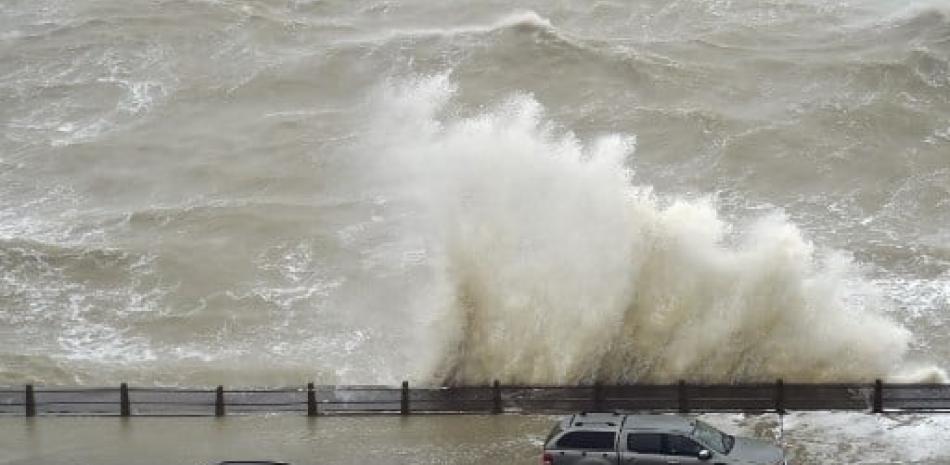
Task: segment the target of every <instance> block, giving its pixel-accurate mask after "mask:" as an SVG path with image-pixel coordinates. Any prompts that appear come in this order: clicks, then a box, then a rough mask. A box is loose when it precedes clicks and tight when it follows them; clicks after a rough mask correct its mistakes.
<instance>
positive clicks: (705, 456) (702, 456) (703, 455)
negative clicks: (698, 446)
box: [696, 449, 712, 460]
mask: <svg viewBox="0 0 950 465" xmlns="http://www.w3.org/2000/svg"><path fill="white" fill-rule="evenodd" d="M696 456H697V457H699V460H709V459H711V458H712V452H709V451H708V450H706V449H703V450H701V451H699V454H696Z"/></svg>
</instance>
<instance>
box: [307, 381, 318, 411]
mask: <svg viewBox="0 0 950 465" xmlns="http://www.w3.org/2000/svg"><path fill="white" fill-rule="evenodd" d="M307 416H308V417H315V416H317V393H316V392H315V391H314V390H313V383H307Z"/></svg>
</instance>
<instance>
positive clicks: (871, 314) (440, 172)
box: [373, 76, 944, 383]
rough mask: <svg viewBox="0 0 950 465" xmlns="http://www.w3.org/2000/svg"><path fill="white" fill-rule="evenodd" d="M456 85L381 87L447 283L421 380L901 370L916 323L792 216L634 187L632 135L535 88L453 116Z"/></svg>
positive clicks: (438, 272)
mask: <svg viewBox="0 0 950 465" xmlns="http://www.w3.org/2000/svg"><path fill="white" fill-rule="evenodd" d="M454 91H455V89H454V86H453V84H452V83H451V82H450V80H449V79H448V77H447V76H436V77H429V78H425V79H419V80H416V81H412V82H407V83H396V84H392V85H390V86H389V87H387V89H386V90H385V91H383V92H380V93H379V95H377V98H376V100H377V103H376V104H377V105H378V108H377V115H378V119H377V120H376V121H374V125H375V126H374V127H375V132H374V134H373V136H374V137H375V138H376V144H378V146H377V147H376V148H377V150H379V152H380V154H379V158H378V161H379V168H380V169H381V170H384V171H385V172H386V173H387V174H389V175H392V174H394V173H395V174H397V176H395V177H396V178H399V179H402V182H401V183H397V185H395V186H393V187H392V191H393V195H394V196H396V197H400V198H401V199H402V202H401V203H400V205H411V206H413V207H405V208H414V209H415V210H416V214H417V215H418V221H417V223H416V224H417V229H416V230H415V231H412V232H411V233H412V234H417V235H419V236H422V237H425V238H426V240H427V243H428V244H430V246H429V249H430V250H428V251H427V254H428V256H429V257H431V258H430V264H431V266H432V267H434V269H435V273H433V274H434V275H435V278H433V281H434V282H433V283H432V288H433V291H432V293H431V294H432V295H435V296H440V297H439V298H438V299H428V300H427V301H426V302H425V303H424V304H423V303H420V305H419V308H418V309H417V313H420V314H422V315H423V316H422V317H420V318H419V319H418V320H419V321H428V322H429V324H428V327H427V330H426V331H425V332H424V333H422V334H420V335H419V336H418V341H417V342H418V355H419V357H418V358H420V359H421V360H422V361H423V362H422V365H423V366H422V367H421V373H422V377H427V378H430V379H436V380H439V381H445V382H449V383H453V382H467V383H479V382H486V381H489V380H491V379H500V380H502V381H503V382H532V383H574V382H578V381H583V380H590V379H600V380H604V381H631V380H641V381H643V380H654V381H668V380H675V379H678V378H688V379H693V380H706V381H735V380H762V379H774V378H777V377H784V378H786V379H795V380H811V381H818V380H848V379H855V380H856V379H863V380H866V379H871V378H874V377H880V376H889V375H895V374H898V372H900V367H901V365H902V362H903V360H904V355H905V353H906V351H907V350H908V345H909V343H910V341H911V334H910V333H909V332H908V331H907V330H905V329H904V328H902V327H901V326H899V325H898V324H896V323H894V322H893V321H891V320H890V319H888V317H886V316H884V315H883V314H882V312H881V310H882V308H881V306H882V305H883V304H882V303H881V301H880V300H879V299H874V298H865V299H860V301H861V302H863V306H861V307H855V306H849V305H847V303H846V302H847V301H850V300H851V299H850V298H851V297H852V296H850V295H849V294H850V293H852V292H854V289H856V288H857V289H861V288H863V287H870V286H871V285H870V283H868V282H867V281H866V280H864V279H863V278H862V277H861V274H860V271H859V269H858V267H856V266H854V264H853V263H852V262H851V261H850V259H849V258H847V257H845V256H844V255H842V254H838V253H834V252H824V251H821V250H818V249H816V247H815V246H814V245H813V244H812V243H811V242H809V241H808V240H807V239H806V238H805V237H803V235H802V233H801V231H800V230H799V229H798V228H797V227H796V226H795V225H794V224H791V223H790V222H789V221H788V220H787V219H785V218H784V217H783V216H782V215H779V214H771V215H766V216H763V217H761V218H758V219H754V220H752V221H750V222H749V224H750V226H748V227H743V228H742V229H741V230H740V229H738V228H737V226H736V225H733V224H730V223H728V222H726V221H724V220H723V219H722V218H720V217H719V216H718V214H717V211H716V205H715V202H714V201H712V200H710V199H701V200H686V199H678V198H658V197H657V196H655V195H654V194H653V193H652V191H651V189H650V187H649V186H635V185H632V183H631V173H630V171H629V170H628V168H627V166H626V161H627V159H628V158H629V157H630V156H631V154H632V152H633V149H634V143H635V139H634V138H633V137H630V136H625V135H620V134H610V135H605V136H603V137H601V138H599V139H597V140H594V141H590V142H588V143H586V144H585V143H583V142H582V141H580V140H578V139H577V138H576V137H575V136H574V135H572V134H571V133H569V132H563V131H560V130H559V129H558V128H557V127H555V126H554V125H552V124H550V123H548V122H546V121H545V119H544V115H543V109H542V108H541V105H540V104H538V102H537V101H535V100H534V99H533V98H531V97H530V96H524V95H521V96H514V97H512V98H510V99H509V100H508V101H506V102H503V103H502V104H500V105H498V106H496V107H495V108H493V109H491V110H489V111H486V112H484V113H482V114H479V115H476V116H473V117H469V118H459V117H451V116H448V117H443V115H442V114H443V113H449V112H448V108H449V107H450V103H451V99H452V96H453V93H454ZM727 239H728V240H727ZM727 243H728V244H731V245H727ZM854 282H860V283H863V285H862V286H855V285H854V284H853V283H854ZM871 294H873V292H871ZM871 297H873V295H872V296H871ZM427 355H428V356H429V357H428V358H427V357H426V356H427ZM925 371H926V376H925V377H926V378H928V379H933V378H934V377H936V378H939V379H944V375H943V373H942V372H940V371H939V370H937V369H933V368H931V369H928V370H925Z"/></svg>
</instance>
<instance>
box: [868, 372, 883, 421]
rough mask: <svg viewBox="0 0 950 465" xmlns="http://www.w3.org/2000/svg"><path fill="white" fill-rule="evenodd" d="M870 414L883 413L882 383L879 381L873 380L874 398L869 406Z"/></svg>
mask: <svg viewBox="0 0 950 465" xmlns="http://www.w3.org/2000/svg"><path fill="white" fill-rule="evenodd" d="M871 412H872V413H884V383H883V382H882V381H881V380H880V379H876V380H874V398H873V399H872V406H871Z"/></svg>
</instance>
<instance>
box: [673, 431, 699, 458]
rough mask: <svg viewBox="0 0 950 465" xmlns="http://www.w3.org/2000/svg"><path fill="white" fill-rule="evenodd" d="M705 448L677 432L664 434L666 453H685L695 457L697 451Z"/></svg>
mask: <svg viewBox="0 0 950 465" xmlns="http://www.w3.org/2000/svg"><path fill="white" fill-rule="evenodd" d="M703 449H705V447H703V446H701V445H700V444H699V443H697V442H696V441H693V440H692V439H690V438H687V437H685V436H680V435H678V434H668V435H666V454H667V455H685V456H690V457H696V456H697V455H699V451H701V450H703Z"/></svg>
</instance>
